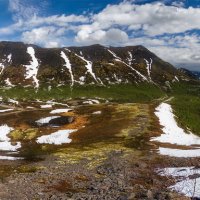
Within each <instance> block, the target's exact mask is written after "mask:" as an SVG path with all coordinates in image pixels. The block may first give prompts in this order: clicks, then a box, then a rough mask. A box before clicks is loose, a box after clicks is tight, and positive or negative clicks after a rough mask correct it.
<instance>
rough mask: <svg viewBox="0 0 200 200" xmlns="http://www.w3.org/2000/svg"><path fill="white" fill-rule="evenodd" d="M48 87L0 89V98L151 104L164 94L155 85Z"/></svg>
mask: <svg viewBox="0 0 200 200" xmlns="http://www.w3.org/2000/svg"><path fill="white" fill-rule="evenodd" d="M47 88H48V86H45V85H44V86H41V87H40V88H39V89H38V90H37V91H36V90H34V88H23V87H20V86H18V87H13V88H11V89H8V90H5V89H4V88H0V92H1V96H2V97H3V98H4V99H7V98H14V99H17V100H27V101H28V100H35V99H40V100H49V99H56V100H61V101H62V100H66V99H69V98H72V99H74V98H81V97H86V98H104V99H109V100H112V101H115V102H131V103H132V102H143V103H146V102H151V101H152V100H154V99H157V98H160V97H162V96H164V93H163V92H162V91H161V90H160V89H159V88H158V87H157V86H155V85H151V84H140V85H130V84H124V85H123V84H122V85H110V86H107V87H105V86H97V85H84V86H74V88H73V90H72V89H71V88H70V86H61V87H57V86H56V87H52V89H51V90H50V91H48V90H47Z"/></svg>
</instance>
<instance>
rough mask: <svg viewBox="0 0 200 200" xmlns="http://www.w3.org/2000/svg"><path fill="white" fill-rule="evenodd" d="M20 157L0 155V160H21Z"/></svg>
mask: <svg viewBox="0 0 200 200" xmlns="http://www.w3.org/2000/svg"><path fill="white" fill-rule="evenodd" d="M22 159H23V158H21V157H12V156H0V160H22Z"/></svg>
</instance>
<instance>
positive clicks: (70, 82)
mask: <svg viewBox="0 0 200 200" xmlns="http://www.w3.org/2000/svg"><path fill="white" fill-rule="evenodd" d="M0 58H1V63H0V68H1V72H0V178H1V182H0V185H1V189H0V199H5V200H7V199H16V200H18V199H20V200H21V199H71V200H72V199H99V200H101V199H111V200H112V199H119V200H129V199H133V200H134V199H135V200H138V199H141V200H144V199H147V200H152V199H157V200H162V199H163V200H165V199H166V200H168V199H177V200H179V199H181V200H182V199H183V200H184V199H198V198H199V197H200V188H199V153H200V151H199V147H200V142H199V141H200V139H199V135H200V126H199V107H200V105H199V104H200V103H199V102H200V101H199V98H200V90H199V88H200V87H199V80H198V79H197V78H196V76H194V75H193V74H192V72H189V71H188V70H186V69H176V68H175V67H174V66H172V65H171V64H169V63H167V62H165V61H163V60H162V59H160V58H159V57H157V56H156V55H155V54H153V53H152V52H150V51H149V50H148V49H146V48H145V47H143V46H127V47H106V46H101V45H91V46H85V47H68V48H66V47H63V48H42V47H39V46H36V45H31V44H24V43H21V42H0Z"/></svg>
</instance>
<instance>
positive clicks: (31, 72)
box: [25, 47, 39, 88]
mask: <svg viewBox="0 0 200 200" xmlns="http://www.w3.org/2000/svg"><path fill="white" fill-rule="evenodd" d="M27 53H28V54H29V55H30V56H31V58H32V61H31V62H30V65H25V67H26V79H29V78H33V81H34V83H35V85H36V87H37V88H38V87H39V80H38V79H37V73H38V68H39V62H38V60H37V58H36V57H35V50H34V48H33V47H28V48H27Z"/></svg>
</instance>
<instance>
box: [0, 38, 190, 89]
mask: <svg viewBox="0 0 200 200" xmlns="http://www.w3.org/2000/svg"><path fill="white" fill-rule="evenodd" d="M185 78H187V75H186V74H184V73H182V72H181V71H179V70H177V69H176V68H174V67H173V66H172V65H171V64H169V63H167V62H165V61H163V60H161V59H160V58H158V57H157V56H156V55H155V54H153V53H152V52H150V51H149V50H148V49H146V48H145V47H143V46H127V47H104V46H101V45H92V46H86V47H69V48H51V49H48V48H41V47H38V46H35V45H28V44H24V43H21V42H0V84H1V85H8V86H12V85H22V86H28V85H30V86H34V87H39V86H41V85H44V84H51V85H62V84H63V85H64V84H69V85H71V86H73V85H76V84H79V85H83V84H99V85H107V84H117V83H141V82H149V83H157V84H163V83H165V82H166V81H169V82H172V81H173V82H174V81H180V80H181V79H185Z"/></svg>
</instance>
